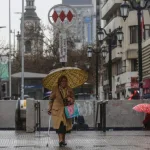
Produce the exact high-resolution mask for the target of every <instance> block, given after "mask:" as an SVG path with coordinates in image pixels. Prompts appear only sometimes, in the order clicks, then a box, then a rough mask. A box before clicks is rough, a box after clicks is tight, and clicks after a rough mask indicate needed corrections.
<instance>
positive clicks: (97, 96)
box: [87, 34, 100, 100]
mask: <svg viewBox="0 0 150 150" xmlns="http://www.w3.org/2000/svg"><path fill="white" fill-rule="evenodd" d="M98 37H99V34H98ZM93 53H94V54H95V55H96V67H95V71H96V81H95V82H96V100H98V98H99V95H98V55H99V54H100V49H98V48H97V49H95V50H94V49H93V48H92V46H88V50H87V57H88V58H92V54H93ZM88 67H90V66H88Z"/></svg>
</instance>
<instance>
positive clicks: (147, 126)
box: [143, 114, 150, 130]
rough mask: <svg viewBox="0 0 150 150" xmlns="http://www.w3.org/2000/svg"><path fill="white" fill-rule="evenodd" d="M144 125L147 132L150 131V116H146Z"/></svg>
mask: <svg viewBox="0 0 150 150" xmlns="http://www.w3.org/2000/svg"><path fill="white" fill-rule="evenodd" d="M143 124H144V127H145V129H146V130H150V114H146V116H145V119H144V120H143Z"/></svg>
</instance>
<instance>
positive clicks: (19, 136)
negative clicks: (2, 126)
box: [0, 131, 150, 150]
mask: <svg viewBox="0 0 150 150" xmlns="http://www.w3.org/2000/svg"><path fill="white" fill-rule="evenodd" d="M66 141H67V143H68V146H67V147H63V148H59V146H58V138H57V135H56V134H55V132H54V131H52V132H50V136H48V134H47V132H40V133H39V132H36V133H32V134H31V133H25V132H22V131H20V132H15V131H0V150H9V149H12V150H33V149H34V150H35V149H37V150H38V149H41V150H60V149H61V150H150V131H108V132H106V133H103V132H100V131H85V132H84V131H73V132H72V133H71V134H67V136H66Z"/></svg>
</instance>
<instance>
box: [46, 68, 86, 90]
mask: <svg viewBox="0 0 150 150" xmlns="http://www.w3.org/2000/svg"><path fill="white" fill-rule="evenodd" d="M62 75H65V76H66V77H67V79H68V85H69V86H70V87H71V88H76V87H78V86H80V85H82V84H84V83H85V82H86V81H87V79H88V74H87V72H85V71H83V70H81V69H79V68H76V67H63V68H58V69H55V70H52V71H51V72H50V73H49V74H48V75H47V76H46V77H45V78H44V79H43V86H44V87H45V88H47V89H49V90H52V88H53V87H54V86H57V83H58V79H59V77H60V76H62Z"/></svg>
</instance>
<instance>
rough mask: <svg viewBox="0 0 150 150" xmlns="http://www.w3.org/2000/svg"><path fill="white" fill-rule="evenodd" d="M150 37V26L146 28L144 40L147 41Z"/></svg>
mask: <svg viewBox="0 0 150 150" xmlns="http://www.w3.org/2000/svg"><path fill="white" fill-rule="evenodd" d="M149 37H150V25H145V27H144V39H145V40H147V39H148V38H149Z"/></svg>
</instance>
